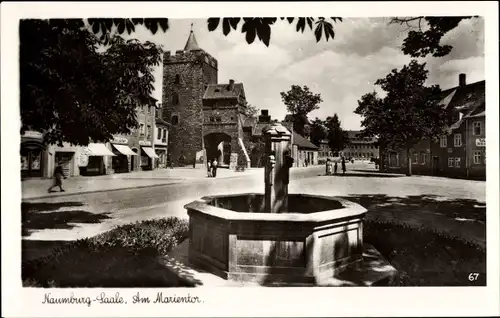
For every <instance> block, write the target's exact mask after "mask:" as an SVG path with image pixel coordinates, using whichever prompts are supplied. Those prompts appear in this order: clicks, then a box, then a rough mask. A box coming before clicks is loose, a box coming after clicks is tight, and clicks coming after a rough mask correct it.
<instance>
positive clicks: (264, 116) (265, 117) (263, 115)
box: [259, 109, 271, 123]
mask: <svg viewBox="0 0 500 318" xmlns="http://www.w3.org/2000/svg"><path fill="white" fill-rule="evenodd" d="M270 122H271V116H269V111H268V110H267V109H262V110H261V111H260V116H259V123H270Z"/></svg>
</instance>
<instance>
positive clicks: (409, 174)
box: [406, 148, 411, 176]
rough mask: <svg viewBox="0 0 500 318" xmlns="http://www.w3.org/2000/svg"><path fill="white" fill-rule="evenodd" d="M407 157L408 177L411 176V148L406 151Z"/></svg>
mask: <svg viewBox="0 0 500 318" xmlns="http://www.w3.org/2000/svg"><path fill="white" fill-rule="evenodd" d="M406 157H407V158H406V160H407V161H408V172H407V173H406V175H407V176H411V148H407V149H406Z"/></svg>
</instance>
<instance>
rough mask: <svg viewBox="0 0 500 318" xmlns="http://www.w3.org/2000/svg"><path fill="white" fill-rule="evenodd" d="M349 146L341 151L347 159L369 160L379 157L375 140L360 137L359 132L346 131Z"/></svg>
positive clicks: (373, 138)
mask: <svg viewBox="0 0 500 318" xmlns="http://www.w3.org/2000/svg"><path fill="white" fill-rule="evenodd" d="M347 134H348V136H349V146H348V147H347V148H345V149H344V150H343V151H342V154H343V155H344V157H346V158H347V159H354V160H370V159H371V158H378V157H379V147H378V143H377V138H375V137H361V131H357V130H347Z"/></svg>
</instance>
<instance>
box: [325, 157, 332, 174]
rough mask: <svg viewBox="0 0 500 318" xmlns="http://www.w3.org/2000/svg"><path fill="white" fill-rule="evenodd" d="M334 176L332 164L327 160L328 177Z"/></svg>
mask: <svg viewBox="0 0 500 318" xmlns="http://www.w3.org/2000/svg"><path fill="white" fill-rule="evenodd" d="M331 174H332V165H331V163H330V158H326V175H327V176H329V175H331Z"/></svg>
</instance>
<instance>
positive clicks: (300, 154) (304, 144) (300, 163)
mask: <svg viewBox="0 0 500 318" xmlns="http://www.w3.org/2000/svg"><path fill="white" fill-rule="evenodd" d="M292 120H293V117H289V116H288V115H287V117H285V120H284V121H283V122H282V124H283V126H285V127H286V128H288V130H290V132H292V157H293V159H294V163H293V166H294V167H306V166H311V165H317V164H318V152H319V147H318V146H316V145H315V144H313V143H312V142H311V141H309V140H308V139H307V138H305V137H303V136H301V135H300V134H298V133H297V132H295V131H294V130H293V121H292Z"/></svg>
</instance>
